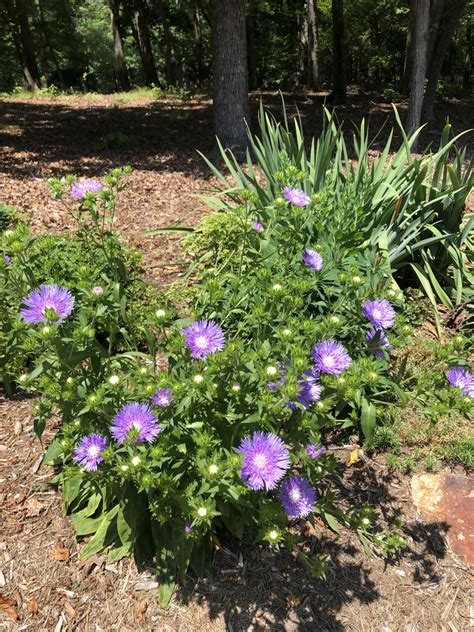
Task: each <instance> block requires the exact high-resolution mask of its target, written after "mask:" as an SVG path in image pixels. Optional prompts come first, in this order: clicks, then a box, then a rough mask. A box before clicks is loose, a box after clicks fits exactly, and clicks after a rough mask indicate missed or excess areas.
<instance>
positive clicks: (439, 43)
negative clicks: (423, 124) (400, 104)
mask: <svg viewBox="0 0 474 632" xmlns="http://www.w3.org/2000/svg"><path fill="white" fill-rule="evenodd" d="M466 5H467V0H450V2H449V4H448V7H447V8H448V13H447V14H444V15H443V19H442V20H440V22H439V29H438V33H437V38H436V43H435V44H434V46H433V55H432V58H431V63H430V64H429V66H428V72H427V83H426V92H425V97H424V99H423V109H422V118H423V120H424V121H431V120H433V118H434V102H435V97H436V87H437V85H438V80H439V76H440V74H441V68H442V66H443V60H444V58H445V57H446V53H447V51H448V48H449V44H450V42H451V39H452V37H453V35H454V32H455V30H456V28H457V26H458V24H459V21H460V19H461V15H462V13H463V11H464V9H465V8H466Z"/></svg>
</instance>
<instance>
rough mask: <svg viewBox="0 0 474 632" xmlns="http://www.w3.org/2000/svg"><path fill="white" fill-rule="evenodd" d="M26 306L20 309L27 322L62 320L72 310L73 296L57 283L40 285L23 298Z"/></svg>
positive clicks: (52, 322) (58, 321)
mask: <svg viewBox="0 0 474 632" xmlns="http://www.w3.org/2000/svg"><path fill="white" fill-rule="evenodd" d="M23 303H24V304H25V305H26V308H24V309H21V310H20V314H21V317H22V318H23V320H26V322H28V323H50V324H57V323H62V322H64V319H65V318H66V317H67V316H69V314H70V313H71V312H72V308H73V305H74V297H73V296H72V294H71V293H70V292H69V290H67V289H65V288H62V287H58V286H57V285H55V284H53V285H41V286H40V287H39V289H37V290H33V291H32V292H31V293H30V294H29V296H27V298H24V299H23Z"/></svg>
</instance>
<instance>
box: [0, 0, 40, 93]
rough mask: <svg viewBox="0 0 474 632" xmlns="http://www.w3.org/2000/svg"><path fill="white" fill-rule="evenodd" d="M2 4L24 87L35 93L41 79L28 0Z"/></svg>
mask: <svg viewBox="0 0 474 632" xmlns="http://www.w3.org/2000/svg"><path fill="white" fill-rule="evenodd" d="M3 4H4V5H5V8H6V11H7V15H8V23H9V27H10V33H11V36H12V39H13V43H14V46H15V51H16V54H17V57H18V61H19V62H20V65H21V69H22V71H23V76H24V78H25V83H26V86H27V88H28V90H31V91H32V92H35V91H36V90H39V88H41V79H40V73H39V69H38V63H37V61H36V55H35V49H34V45H33V38H32V35H31V29H30V23H29V19H28V9H29V5H28V0H3Z"/></svg>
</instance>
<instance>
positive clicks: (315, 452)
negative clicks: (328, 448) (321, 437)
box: [306, 443, 325, 459]
mask: <svg viewBox="0 0 474 632" xmlns="http://www.w3.org/2000/svg"><path fill="white" fill-rule="evenodd" d="M323 452H325V448H323V446H320V445H319V443H308V445H307V446H306V454H307V455H308V456H309V458H310V459H317V458H318V456H321V454H322V453H323Z"/></svg>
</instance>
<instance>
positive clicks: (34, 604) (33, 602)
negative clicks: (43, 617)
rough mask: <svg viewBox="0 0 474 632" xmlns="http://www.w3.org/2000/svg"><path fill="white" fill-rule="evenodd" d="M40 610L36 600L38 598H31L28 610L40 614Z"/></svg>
mask: <svg viewBox="0 0 474 632" xmlns="http://www.w3.org/2000/svg"><path fill="white" fill-rule="evenodd" d="M38 611H39V606H38V602H37V601H36V599H31V600H30V603H29V604H28V612H29V613H31V614H38Z"/></svg>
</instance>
